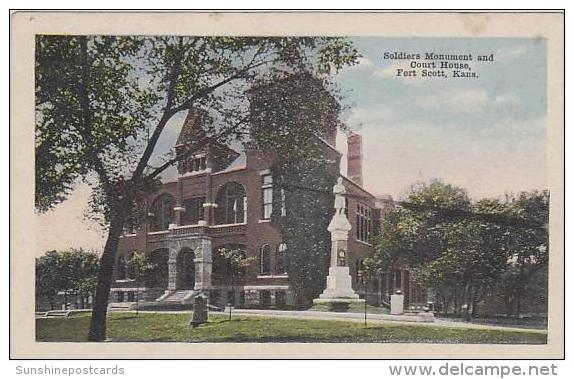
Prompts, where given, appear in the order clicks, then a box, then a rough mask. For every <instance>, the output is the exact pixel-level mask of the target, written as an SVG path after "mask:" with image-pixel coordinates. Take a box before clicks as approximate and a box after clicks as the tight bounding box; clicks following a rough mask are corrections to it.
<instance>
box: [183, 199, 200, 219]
mask: <svg viewBox="0 0 574 379" xmlns="http://www.w3.org/2000/svg"><path fill="white" fill-rule="evenodd" d="M204 203H205V197H194V198H191V199H187V200H184V201H183V206H184V208H185V212H184V213H183V220H182V222H183V224H184V225H196V224H198V223H199V221H201V220H203V219H204V218H203V216H204V215H203V204H204Z"/></svg>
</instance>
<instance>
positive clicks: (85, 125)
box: [36, 35, 358, 341]
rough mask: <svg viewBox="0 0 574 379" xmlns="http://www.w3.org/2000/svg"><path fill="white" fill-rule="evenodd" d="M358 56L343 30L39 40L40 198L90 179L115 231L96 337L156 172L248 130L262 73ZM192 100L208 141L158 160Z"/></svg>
mask: <svg viewBox="0 0 574 379" xmlns="http://www.w3.org/2000/svg"><path fill="white" fill-rule="evenodd" d="M357 58H358V54H357V52H356V50H355V49H354V47H353V46H352V44H351V43H350V42H348V41H346V40H344V39H341V38H319V37H318V38H306V37H302V38H299V37H280V38H247V37H182V36H178V37H171V36H165V37H133V36H121V37H120V36H45V35H40V36H38V37H37V39H36V169H37V171H36V206H37V207H38V209H40V210H46V209H49V208H51V207H52V206H54V205H55V204H57V203H59V202H61V201H64V200H65V198H66V197H67V195H68V194H69V193H70V191H72V189H73V186H74V185H75V184H76V183H77V182H78V181H79V180H84V181H86V182H88V183H89V184H90V185H91V186H92V188H93V193H94V196H93V202H92V204H93V206H94V209H95V210H96V211H98V212H99V213H100V214H102V215H103V216H104V220H103V222H104V223H105V225H106V226H107V230H108V236H107V240H106V244H105V247H104V251H103V253H102V257H101V262H100V270H99V274H98V280H97V289H96V298H95V303H94V309H93V313H92V319H91V324H90V331H89V336H88V339H89V340H90V341H102V340H104V339H105V338H106V313H107V302H108V296H109V291H110V286H111V277H112V270H113V263H114V260H115V255H116V251H117V247H118V243H119V237H120V235H121V233H122V229H123V228H124V224H125V222H126V219H127V218H128V217H131V215H133V214H136V213H138V212H136V209H137V208H138V206H140V204H142V203H143V200H144V199H145V197H146V194H148V193H150V192H151V191H153V190H154V188H155V187H156V186H157V182H158V180H159V178H160V175H161V174H162V173H163V172H164V171H165V170H166V169H167V168H169V167H171V166H173V165H174V164H176V163H177V162H179V161H181V160H184V159H186V158H187V157H189V156H190V155H192V154H193V153H194V152H195V151H197V150H198V149H199V148H201V147H202V146H203V145H204V144H205V143H208V142H210V141H214V140H218V141H225V140H227V139H230V138H241V137H243V136H245V135H246V133H248V131H249V122H248V121H249V117H248V115H249V107H248V106H247V104H246V103H247V99H246V97H245V96H244V93H245V91H246V89H248V88H250V86H251V85H252V84H253V83H254V82H255V81H276V80H279V79H281V78H282V77H285V76H288V75H292V74H293V73H297V72H313V73H315V74H317V75H323V76H326V75H328V74H330V73H332V72H335V71H336V70H338V69H340V68H342V67H344V66H345V65H349V64H354V63H356V61H357ZM194 107H200V108H204V109H206V110H208V112H209V114H210V117H212V119H213V122H212V123H210V124H209V125H206V133H205V137H204V138H201V140H199V141H196V142H194V143H193V144H191V145H190V146H188V147H187V149H184V150H181V151H178V152H177V153H175V152H173V151H171V152H170V154H166V155H163V156H162V157H158V156H157V153H158V152H157V150H158V141H159V140H160V137H161V136H162V135H163V134H165V133H164V132H165V129H166V125H167V124H168V122H169V121H170V120H171V119H173V118H174V117H175V116H176V115H178V114H179V113H180V112H185V111H188V110H190V109H192V108H194ZM275 127H277V125H268V126H267V128H270V129H273V128H275ZM291 132H292V133H299V132H301V131H300V130H298V129H297V130H292V131H291Z"/></svg>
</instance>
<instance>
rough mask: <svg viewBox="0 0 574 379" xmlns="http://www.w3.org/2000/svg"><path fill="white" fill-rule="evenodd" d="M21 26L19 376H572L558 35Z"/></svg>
mask: <svg viewBox="0 0 574 379" xmlns="http://www.w3.org/2000/svg"><path fill="white" fill-rule="evenodd" d="M11 17H12V21H11V33H12V35H11V46H12V54H11V78H12V84H13V86H12V93H11V141H10V144H11V158H12V159H11V162H12V166H11V185H12V187H11V188H12V190H13V191H12V194H13V196H12V199H11V209H12V213H11V229H12V245H11V252H10V257H11V262H10V264H11V277H10V283H11V292H10V303H11V313H10V315H11V341H10V343H11V354H12V357H14V358H85V357H90V358H93V357H100V358H162V359H169V358H381V359H382V358H387V359H388V358H421V359H425V358H529V359H537V358H561V357H562V356H563V352H564V304H563V299H564V250H563V249H564V209H563V204H564V151H563V146H564V145H563V142H564V139H563V137H564V122H563V121H564V117H563V116H564V97H563V88H564V50H563V48H564V36H563V33H564V15H563V14H562V13H560V12H546V13H543V12H530V13H520V12H504V13H494V12H478V13H477V12H474V13H461V12H440V13H438V12H434V13H433V12H420V13H400V12H395V13H385V12H353V13H345V12H288V13H287V12H285V13H281V12H259V13H245V12H244V13H233V12H173V13H172V12H156V13H154V12H131V13H124V12H14V13H13V14H12V16H11ZM125 342H130V343H129V344H126V343H125ZM262 344H263V345H262ZM317 344H320V349H318V348H317Z"/></svg>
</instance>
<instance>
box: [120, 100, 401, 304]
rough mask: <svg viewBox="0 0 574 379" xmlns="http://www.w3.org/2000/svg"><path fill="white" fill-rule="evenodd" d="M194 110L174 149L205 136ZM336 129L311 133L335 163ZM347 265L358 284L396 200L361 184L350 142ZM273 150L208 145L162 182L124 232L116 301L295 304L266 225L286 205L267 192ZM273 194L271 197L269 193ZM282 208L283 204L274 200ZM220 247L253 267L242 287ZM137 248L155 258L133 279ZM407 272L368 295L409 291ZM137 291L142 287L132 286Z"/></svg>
mask: <svg viewBox="0 0 574 379" xmlns="http://www.w3.org/2000/svg"><path fill="white" fill-rule="evenodd" d="M202 114H203V113H202V112H200V111H190V112H189V114H188V116H187V118H186V120H185V122H184V125H183V127H182V130H181V133H180V135H179V138H178V140H177V142H176V149H182V148H184V147H185V146H186V145H187V144H190V143H192V141H193V140H194V138H196V137H197V133H201V132H202V130H203V129H202V124H203V122H204V118H203V117H202ZM336 133H337V131H336V128H335V126H333V128H331V129H330V130H329V131H328V132H326V134H325V135H323V136H321V137H317V138H318V139H319V140H320V144H321V146H322V149H324V152H325V153H326V154H327V155H329V156H330V157H331V158H332V159H333V162H336V163H334V164H337V166H338V165H339V163H340V160H341V157H342V154H341V153H340V152H339V151H338V150H337V149H336V146H335V145H336ZM347 144H348V153H347V160H348V162H347V168H348V169H347V175H346V176H344V177H343V179H344V181H343V184H344V186H345V188H346V190H347V193H348V197H347V214H348V219H349V221H350V223H351V226H352V230H351V232H350V233H349V245H348V246H349V257H348V262H349V266H350V272H351V275H352V278H353V286H354V287H355V290H357V291H358V292H359V293H363V292H364V291H363V288H362V286H361V284H360V282H359V278H358V277H357V276H358V275H357V274H358V271H359V268H360V265H361V261H362V260H363V259H364V258H365V257H367V256H368V255H369V254H370V253H371V252H372V249H373V247H372V244H371V242H372V238H373V236H374V234H376V232H377V231H376V225H377V224H378V223H377V221H378V220H379V218H380V217H381V215H382V214H384V210H385V209H386V208H388V207H389V206H392V199H390V198H377V197H375V196H373V195H372V194H370V193H369V192H367V191H366V190H365V189H364V188H363V187H362V140H361V136H360V135H358V134H353V133H352V134H350V135H349V136H348V138H347ZM275 159H276V158H275V156H274V154H273V153H272V152H268V151H267V152H266V151H259V150H257V149H252V148H249V147H246V148H245V151H243V152H239V151H236V150H234V149H232V148H230V147H229V146H227V145H224V144H220V143H210V144H207V145H206V146H204V148H203V149H202V150H201V151H199V152H197V153H196V154H195V155H194V156H192V157H190V158H189V159H188V160H187V161H185V162H182V163H180V164H179V165H178V176H177V178H176V179H175V180H173V181H167V182H164V183H162V185H161V187H160V188H159V190H158V191H157V193H156V194H154V195H153V196H152V197H151V198H150V199H149V202H148V204H149V205H148V213H147V216H148V222H147V223H145V225H142V226H141V227H139V228H137V230H134V231H132V232H131V233H127V234H125V235H123V236H122V238H121V241H120V247H119V253H118V258H117V263H116V269H115V272H114V280H113V284H112V294H111V301H112V302H115V303H117V302H123V303H126V302H133V301H135V297H136V296H138V294H139V296H140V300H145V301H156V302H164V303H186V302H190V301H191V297H192V296H193V294H194V293H197V292H198V291H202V292H204V293H209V296H210V302H211V303H212V304H218V305H225V304H226V303H233V304H235V306H237V307H242V306H261V307H267V306H277V307H281V306H284V305H291V304H293V303H294V301H295V297H294V292H293V288H292V285H291V282H290V278H289V274H288V265H289V254H290V247H289V246H288V245H287V244H286V243H285V241H284V240H283V238H282V236H281V232H280V230H279V227H278V226H277V225H275V223H274V222H272V219H271V214H272V212H273V207H276V206H279V207H281V208H282V209H280V210H278V209H275V212H281V214H283V213H284V212H286V211H287V210H286V209H284V208H285V204H284V202H277V201H273V196H277V194H278V193H279V194H280V196H282V195H283V194H282V192H277V191H273V186H274V176H273V171H272V167H273V163H274V161H275ZM275 200H277V199H275ZM278 204H279V205H278ZM220 248H233V249H240V250H242V251H243V252H245V254H246V256H247V257H251V258H252V259H251V260H250V264H249V266H248V267H247V269H246V271H245V274H244V276H243V278H242V280H241V282H240V283H237V284H235V285H234V286H233V287H232V286H231V285H230V284H229V283H228V281H226V280H225V277H223V274H222V271H223V270H222V268H221V263H220V261H219V258H218V250H219V249H220ZM134 251H142V252H145V253H146V255H148V257H149V259H150V260H151V262H153V267H154V268H153V272H152V273H151V275H149V278H148V280H146V281H145V283H138V282H136V280H135V279H134V278H133V276H134V275H133V273H132V272H130V271H133V270H130V268H129V264H127V263H128V262H129V260H130V255H131V254H132V253H133V252H134ZM405 275H406V273H404V272H401V271H398V272H395V273H393V274H392V275H384V276H383V277H380V278H378V279H377V280H375V281H373V283H372V288H371V289H370V290H369V292H371V295H370V299H373V301H374V302H380V301H381V300H384V299H385V298H386V297H387V296H388V294H389V293H390V292H392V291H394V290H395V289H397V288H400V289H402V290H406V289H407V288H406V284H405V283H406V282H407V281H406V280H405ZM138 287H139V288H138Z"/></svg>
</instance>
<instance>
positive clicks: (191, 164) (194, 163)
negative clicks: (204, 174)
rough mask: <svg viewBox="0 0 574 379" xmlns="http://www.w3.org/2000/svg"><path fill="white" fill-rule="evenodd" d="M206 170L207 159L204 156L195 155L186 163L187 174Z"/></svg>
mask: <svg viewBox="0 0 574 379" xmlns="http://www.w3.org/2000/svg"><path fill="white" fill-rule="evenodd" d="M205 169H207V159H206V157H205V155H196V156H194V157H193V158H191V159H190V160H189V161H188V165H187V171H188V172H199V171H205Z"/></svg>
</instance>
